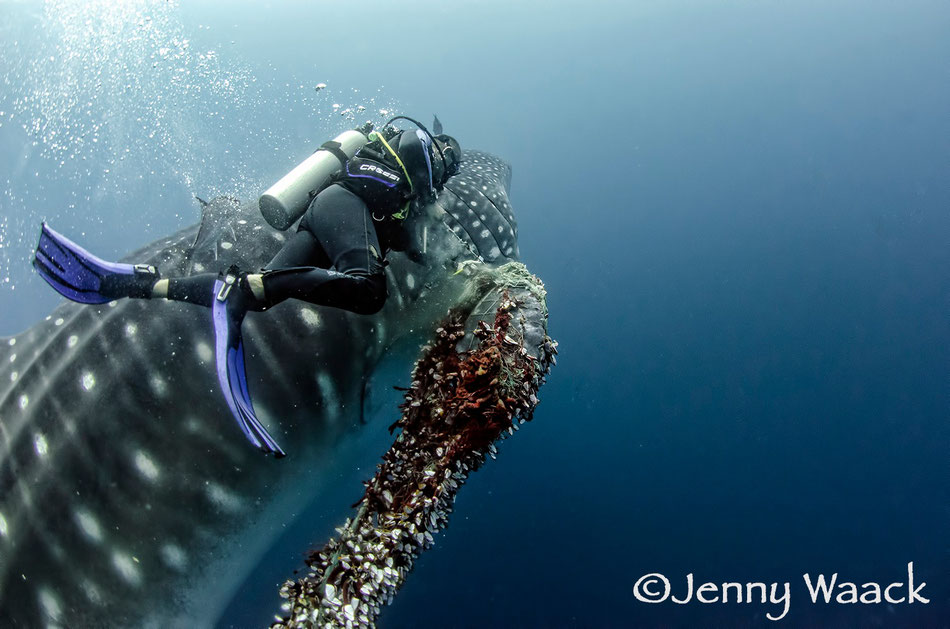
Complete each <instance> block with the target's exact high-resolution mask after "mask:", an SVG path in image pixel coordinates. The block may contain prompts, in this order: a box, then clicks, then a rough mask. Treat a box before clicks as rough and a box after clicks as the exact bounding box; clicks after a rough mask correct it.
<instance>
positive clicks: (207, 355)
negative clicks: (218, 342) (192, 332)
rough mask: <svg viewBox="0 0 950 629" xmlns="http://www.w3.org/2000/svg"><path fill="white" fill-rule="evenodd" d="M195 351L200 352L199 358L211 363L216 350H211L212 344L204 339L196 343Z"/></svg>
mask: <svg viewBox="0 0 950 629" xmlns="http://www.w3.org/2000/svg"><path fill="white" fill-rule="evenodd" d="M195 353H196V354H198V360H200V361H201V362H203V363H210V362H211V360H212V359H213V358H214V352H213V351H211V346H210V345H208V344H207V343H205V342H204V341H201V342H199V343H195Z"/></svg>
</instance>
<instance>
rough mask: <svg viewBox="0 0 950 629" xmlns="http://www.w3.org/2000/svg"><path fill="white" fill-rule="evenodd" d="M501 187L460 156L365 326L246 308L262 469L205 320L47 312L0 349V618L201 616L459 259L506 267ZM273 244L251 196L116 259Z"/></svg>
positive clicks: (458, 285)
mask: <svg viewBox="0 0 950 629" xmlns="http://www.w3.org/2000/svg"><path fill="white" fill-rule="evenodd" d="M510 183H511V169H510V167H509V165H508V164H507V163H505V162H504V161H503V160H501V159H499V158H497V157H495V156H493V155H491V154H488V153H483V152H478V151H466V152H465V154H464V161H463V164H462V171H461V173H460V174H459V175H458V176H457V177H455V178H453V179H452V180H450V182H449V183H448V184H447V185H446V188H445V189H444V190H443V191H442V192H441V193H440V195H439V196H438V198H437V199H436V200H435V201H434V202H433V203H432V204H430V206H428V207H427V208H426V213H427V217H428V219H427V220H428V222H427V225H426V229H425V242H426V245H425V246H426V247H427V249H428V251H427V253H428V254H429V260H430V261H429V262H428V263H427V264H426V265H425V266H422V265H419V264H416V263H414V262H412V261H410V260H408V258H406V257H405V256H403V255H402V254H398V253H391V254H390V265H389V266H388V268H387V273H388V275H389V278H388V287H389V293H390V295H389V298H388V300H387V302H386V305H385V307H384V308H383V309H382V310H381V311H380V312H379V313H377V314H376V315H372V316H361V315H355V314H352V313H348V312H344V311H340V310H335V309H332V308H325V307H319V306H314V305H311V304H307V303H303V302H298V301H295V300H289V301H287V302H284V303H282V304H280V305H278V306H276V307H274V308H273V309H271V310H269V311H267V312H265V313H251V314H250V315H249V316H248V318H247V319H246V320H245V323H244V335H245V342H246V352H247V360H248V377H249V387H250V389H251V391H252V395H253V397H254V404H255V407H256V409H257V410H258V412H259V415H260V418H261V421H262V422H263V423H264V424H265V425H266V427H267V429H268V430H269V431H270V433H271V434H272V435H274V437H275V438H277V439H278V440H279V441H280V442H281V443H282V444H283V445H284V446H285V450H286V451H287V454H288V456H287V457H286V458H284V459H281V460H275V459H273V458H271V457H265V456H263V455H261V454H260V452H258V451H257V450H255V449H254V448H251V447H249V446H248V444H247V443H246V441H245V439H244V436H243V435H242V434H241V433H240V431H238V430H236V429H235V426H234V424H233V419H232V418H231V416H230V413H229V412H228V409H227V407H226V405H225V401H224V399H223V397H222V396H221V395H220V392H219V391H218V390H217V381H216V376H215V371H214V342H213V339H212V332H211V331H212V322H211V313H210V310H208V309H205V308H201V307H197V306H193V305H188V304H182V303H177V302H170V301H165V300H131V299H124V300H119V301H113V302H110V303H107V304H102V305H100V306H86V305H80V304H75V303H72V302H64V303H62V304H60V305H59V306H58V307H57V308H56V309H55V310H54V311H53V312H52V313H51V314H50V315H49V316H48V317H46V318H45V320H43V321H40V322H39V323H37V324H36V325H34V326H33V327H31V328H30V329H28V330H26V331H25V332H23V333H21V334H19V335H16V336H13V337H9V338H3V339H0V626H3V627H39V626H54V627H55V626H70V627H79V626H96V627H99V626H105V627H109V626H142V627H196V626H210V625H213V624H214V623H215V622H216V620H217V619H218V618H219V617H220V615H221V613H222V609H223V608H224V607H225V606H226V605H227V603H228V601H229V600H230V599H231V597H233V595H234V592H235V591H236V589H237V588H238V587H239V585H240V584H241V583H242V582H243V580H244V579H245V578H246V577H247V576H248V574H249V572H250V571H252V570H253V569H254V566H255V565H256V564H257V562H258V561H259V560H260V559H261V557H263V556H265V554H266V553H267V551H268V549H269V548H270V547H271V546H272V545H273V544H274V541H275V539H276V538H277V537H278V536H279V534H280V532H281V530H282V528H281V527H282V526H283V524H284V523H286V522H287V521H289V520H291V519H293V517H294V515H295V514H296V513H298V512H299V509H300V505H301V504H305V503H307V502H308V501H310V500H311V499H312V497H313V495H314V493H315V492H317V491H319V487H320V482H319V479H320V478H321V473H322V472H324V471H325V469H326V462H327V461H329V460H332V459H333V457H334V449H335V447H336V446H337V445H338V444H339V443H340V442H341V440H342V439H343V438H344V437H345V436H346V435H349V434H352V433H354V432H356V431H358V430H360V429H361V428H363V427H365V424H366V416H365V413H364V412H363V406H364V401H365V398H366V395H367V393H366V389H367V386H368V383H369V382H370V381H371V378H372V376H373V374H374V372H375V370H376V369H377V368H378V366H379V365H380V362H381V361H382V360H383V359H384V358H385V357H386V356H387V354H388V353H389V352H391V351H392V349H393V348H394V347H395V346H397V345H398V344H399V343H406V342H408V343H412V342H421V341H422V339H424V338H426V336H427V335H428V334H430V333H431V331H432V330H433V329H434V327H435V326H436V325H437V324H438V321H439V320H440V318H441V317H443V316H444V315H445V314H446V311H447V309H448V308H450V307H451V306H452V305H453V303H454V302H455V300H456V299H458V297H459V295H460V294H461V293H462V291H463V290H464V289H465V282H466V279H465V275H460V274H456V273H455V270H456V268H457V267H458V265H459V263H460V262H464V261H465V260H479V261H481V262H485V263H487V264H491V265H496V264H497V265H500V264H503V263H505V262H509V261H513V260H517V259H518V257H519V251H518V232H517V223H516V221H515V217H514V214H513V212H512V208H511V205H510V202H509V199H508V193H509V188H510ZM286 237H287V235H286V233H285V232H281V231H277V230H275V229H273V228H272V227H270V226H269V225H268V224H267V223H266V222H265V221H264V219H263V218H262V217H261V215H260V212H259V211H258V209H257V207H256V204H255V203H241V202H239V201H237V200H235V199H231V198H227V197H219V198H217V199H214V200H212V201H211V202H209V203H206V204H204V207H203V212H202V219H201V221H200V223H198V224H197V225H194V226H192V227H189V228H186V229H183V230H181V231H179V232H177V233H175V234H172V235H170V236H168V237H166V238H162V239H159V240H158V241H156V242H154V243H151V244H149V245H147V246H145V247H143V248H142V249H140V250H138V251H135V252H132V253H131V254H130V255H129V256H127V257H126V260H127V261H133V262H136V263H145V264H153V265H156V266H158V267H159V268H161V269H162V272H163V274H164V275H165V276H173V275H186V274H190V273H199V272H208V271H214V270H225V269H227V268H228V267H229V266H231V265H237V266H238V267H240V268H256V267H260V266H262V265H263V264H264V263H266V262H267V261H268V260H269V259H270V258H271V257H272V256H273V255H274V254H275V253H276V251H277V250H278V249H279V248H280V246H281V245H282V243H283V242H284V240H285V239H286ZM409 367H410V366H409V365H407V366H406V369H407V370H408V369H409ZM405 377H406V378H408V377H409V374H408V373H406V374H405ZM370 428H377V427H376V426H374V425H370Z"/></svg>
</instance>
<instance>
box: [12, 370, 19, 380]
mask: <svg viewBox="0 0 950 629" xmlns="http://www.w3.org/2000/svg"><path fill="white" fill-rule="evenodd" d="M19 377H20V372H19V371H11V372H10V382H16V379H17V378H19Z"/></svg>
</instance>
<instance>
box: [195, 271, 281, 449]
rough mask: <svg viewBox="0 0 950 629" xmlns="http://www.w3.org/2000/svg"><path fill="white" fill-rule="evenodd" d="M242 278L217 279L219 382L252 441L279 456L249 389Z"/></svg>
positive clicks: (215, 308) (215, 311) (214, 311)
mask: <svg viewBox="0 0 950 629" xmlns="http://www.w3.org/2000/svg"><path fill="white" fill-rule="evenodd" d="M237 281H238V278H237V276H236V275H233V274H231V273H229V274H228V275H227V276H226V277H225V278H224V279H223V280H222V279H219V280H216V281H215V283H214V295H213V299H214V304H213V305H212V307H211V308H212V310H211V312H212V318H213V319H214V347H215V361H216V364H217V371H218V382H219V383H220V384H221V392H222V393H223V394H224V399H225V401H227V403H228V408H230V409H231V414H232V415H234V419H236V420H237V423H238V426H240V428H241V430H242V431H243V432H244V435H245V436H246V437H247V439H248V441H250V442H251V443H253V444H254V445H255V446H257V447H258V448H260V450H261V451H262V452H264V453H265V454H271V453H273V454H275V455H276V456H277V458H281V457H282V456H284V451H283V450H281V448H280V446H279V445H277V442H276V441H274V438H273V437H271V436H270V434H269V433H268V432H267V429H266V428H264V426H262V425H261V422H260V421H259V420H258V419H257V415H255V414H254V405H253V404H252V403H251V395H250V393H248V390H247V372H246V371H245V368H244V341H243V339H242V338H241V322H242V321H243V320H244V315H245V312H246V310H245V309H244V307H243V306H242V305H241V304H240V303H239V302H240V296H239V295H237V296H236V295H232V289H236V290H234V291H233V292H234V293H236V294H237V293H239V292H240V290H241V288H240V286H237V285H236V284H237Z"/></svg>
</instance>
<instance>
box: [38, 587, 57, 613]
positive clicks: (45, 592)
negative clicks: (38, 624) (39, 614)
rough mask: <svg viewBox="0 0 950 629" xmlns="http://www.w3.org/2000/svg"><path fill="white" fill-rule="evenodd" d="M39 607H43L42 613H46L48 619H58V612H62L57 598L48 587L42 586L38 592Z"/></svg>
mask: <svg viewBox="0 0 950 629" xmlns="http://www.w3.org/2000/svg"><path fill="white" fill-rule="evenodd" d="M39 599H40V607H42V608H43V613H45V614H46V618H47V619H49V620H54V621H55V620H59V617H60V614H61V613H62V608H61V607H60V605H59V599H58V598H56V595H54V594H53V593H52V592H51V591H50V590H49V589H48V588H43V589H42V590H40V593H39Z"/></svg>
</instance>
